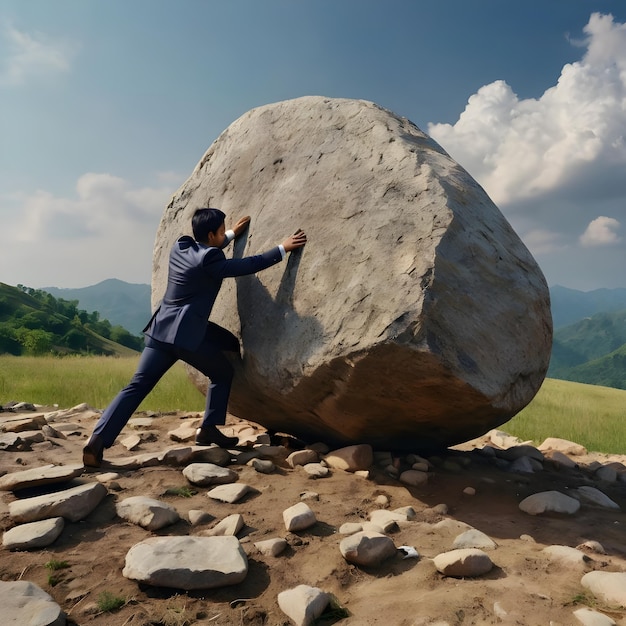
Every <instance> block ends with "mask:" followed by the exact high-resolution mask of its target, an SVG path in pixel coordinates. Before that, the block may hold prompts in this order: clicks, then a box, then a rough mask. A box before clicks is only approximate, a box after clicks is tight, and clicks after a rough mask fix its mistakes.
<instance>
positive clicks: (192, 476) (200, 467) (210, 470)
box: [183, 463, 239, 487]
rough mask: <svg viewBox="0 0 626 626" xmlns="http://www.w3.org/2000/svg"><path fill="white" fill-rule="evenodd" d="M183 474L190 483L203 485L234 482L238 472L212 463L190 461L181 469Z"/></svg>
mask: <svg viewBox="0 0 626 626" xmlns="http://www.w3.org/2000/svg"><path fill="white" fill-rule="evenodd" d="M183 476H184V477H185V478H186V479H187V480H188V481H189V482H190V483H192V484H194V485H200V486H202V487H204V486H207V485H225V484H228V483H234V482H236V481H237V478H238V477H239V474H237V472H236V471H235V470H232V469H230V468H228V467H221V466H220V465H215V464H214V463H191V464H190V465H187V467H185V469H184V470H183Z"/></svg>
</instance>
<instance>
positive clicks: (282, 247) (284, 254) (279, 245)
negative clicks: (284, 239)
mask: <svg viewBox="0 0 626 626" xmlns="http://www.w3.org/2000/svg"><path fill="white" fill-rule="evenodd" d="M278 249H279V250H280V256H281V259H284V258H285V256H286V255H287V253H286V252H285V246H283V244H282V243H279V244H278Z"/></svg>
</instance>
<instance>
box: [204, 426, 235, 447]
mask: <svg viewBox="0 0 626 626" xmlns="http://www.w3.org/2000/svg"><path fill="white" fill-rule="evenodd" d="M212 443H214V444H216V445H218V446H219V447H220V448H234V447H235V446H236V445H237V444H238V443H239V437H227V436H226V435H225V434H224V433H222V432H221V431H220V430H218V428H217V426H213V425H211V426H204V427H202V428H198V430H197V431H196V445H197V446H210V445H211V444H212Z"/></svg>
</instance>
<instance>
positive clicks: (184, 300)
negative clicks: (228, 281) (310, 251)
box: [144, 235, 282, 350]
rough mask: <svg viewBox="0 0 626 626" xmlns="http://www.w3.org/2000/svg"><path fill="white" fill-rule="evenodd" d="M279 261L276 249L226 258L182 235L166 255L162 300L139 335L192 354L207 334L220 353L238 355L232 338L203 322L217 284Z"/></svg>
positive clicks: (278, 252) (215, 249)
mask: <svg viewBox="0 0 626 626" xmlns="http://www.w3.org/2000/svg"><path fill="white" fill-rule="evenodd" d="M281 260H282V255H281V251H280V248H279V247H278V246H276V247H275V248H272V249H271V250H269V251H267V252H265V253H263V254H258V255H254V256H249V257H244V258H242V259H227V258H226V256H225V255H224V253H223V252H222V250H221V249H220V248H213V247H209V246H205V245H203V244H201V243H198V242H197V241H195V239H193V238H192V237H189V236H187V235H186V236H184V237H181V238H180V239H179V240H178V241H177V242H176V243H175V244H174V245H173V246H172V250H171V252H170V259H169V270H168V278H167V289H166V290H165V296H164V297H163V300H162V302H161V305H160V306H159V308H158V309H157V310H156V311H155V313H154V315H153V316H152V319H151V320H150V322H148V325H147V326H146V328H144V332H145V333H146V335H148V336H149V337H152V338H153V339H156V340H157V341H161V342H163V343H169V344H173V345H175V346H178V347H180V348H184V349H186V350H195V349H197V348H198V346H199V345H200V342H201V341H202V339H203V338H204V336H205V333H206V332H207V329H208V330H209V332H211V334H212V335H213V336H214V338H215V340H216V341H218V342H219V343H220V344H222V343H223V344H225V345H223V346H222V347H223V348H224V349H231V350H232V349H235V350H237V349H238V342H237V339H236V338H235V337H234V336H233V335H232V334H231V333H229V332H228V331H226V330H225V329H223V328H221V327H219V326H217V325H216V324H212V323H210V322H208V317H209V315H210V314H211V310H212V309H213V305H214V303H215V299H216V298H217V294H218V292H219V290H220V287H221V286H222V280H223V279H224V278H227V277H233V276H244V275H246V274H254V273H256V272H258V271H260V270H263V269H266V268H268V267H270V266H272V265H275V264H276V263H279V262H280V261H281ZM233 341H234V345H233ZM229 343H230V344H231V345H230V348H229V346H228V345H227V344H229ZM235 346H236V347H235Z"/></svg>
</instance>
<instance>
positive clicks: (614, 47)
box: [428, 13, 626, 287]
mask: <svg viewBox="0 0 626 626" xmlns="http://www.w3.org/2000/svg"><path fill="white" fill-rule="evenodd" d="M571 41H572V44H573V47H572V51H576V54H577V56H580V60H578V61H575V62H572V63H568V64H566V65H565V66H564V67H563V69H562V71H561V73H560V76H558V80H555V84H554V86H552V87H551V88H549V89H547V90H546V91H545V92H544V93H543V94H542V95H541V96H540V97H538V98H528V99H520V98H519V97H518V96H517V95H516V94H515V92H514V90H513V89H512V88H511V86H509V84H507V83H506V82H505V81H504V80H498V81H495V82H493V83H490V84H488V85H485V86H483V87H481V88H480V89H479V90H478V91H477V92H476V93H475V94H473V95H472V96H471V97H470V98H469V100H468V102H467V105H466V107H465V110H464V111H463V113H462V114H461V115H460V116H459V119H458V120H457V121H456V123H454V124H430V125H429V127H428V132H429V133H430V135H431V136H432V137H433V138H434V139H435V140H436V141H437V142H439V143H440V144H441V145H442V146H443V148H444V149H445V150H446V151H447V152H449V153H450V155H451V156H452V157H453V158H454V159H455V160H456V161H458V162H459V163H460V164H461V165H462V166H463V167H465V168H466V169H467V170H468V171H469V172H470V174H472V176H474V178H476V180H477V181H478V182H479V183H480V184H481V185H482V186H483V187H484V188H485V190H486V191H487V193H488V194H489V195H490V196H491V198H492V199H493V200H494V201H495V202H496V204H497V205H498V206H499V207H500V209H501V210H502V211H503V213H504V214H505V215H506V216H507V218H508V219H509V220H510V221H511V223H512V225H513V226H514V228H515V229H516V230H517V232H518V233H519V234H520V236H521V238H522V239H523V240H524V242H525V243H526V245H527V246H528V248H529V249H530V251H531V252H532V253H533V254H534V255H535V256H536V257H537V259H538V261H539V263H540V265H541V266H542V269H543V270H544V273H545V274H546V276H547V278H548V282H549V283H551V284H554V283H555V282H556V283H560V284H566V285H568V284H569V285H571V286H576V284H577V283H578V282H580V281H582V280H583V278H582V277H583V274H585V273H586V275H589V276H592V277H594V278H595V280H596V286H600V285H598V284H597V281H599V280H601V281H602V283H603V285H604V286H607V287H608V286H611V287H615V286H624V279H623V261H624V258H625V257H626V251H625V250H624V246H623V240H622V238H621V237H620V236H619V235H618V232H617V231H618V229H619V227H620V224H621V223H623V222H624V221H625V220H626V176H624V171H626V106H625V104H624V103H625V102H626V24H621V23H619V22H616V21H615V20H614V19H613V17H612V16H611V15H602V14H600V13H593V14H592V15H591V17H590V18H589V22H588V23H587V25H586V26H585V27H584V29H583V38H582V39H578V40H571ZM581 51H582V52H581ZM556 78H557V77H556V76H555V79H556ZM607 215H611V216H613V217H605V216H607ZM598 216H601V217H598ZM581 233H583V234H582V235H581ZM573 268H577V269H576V270H574V269H573ZM585 280H586V281H587V282H589V281H588V280H587V279H585ZM572 282H574V283H575V284H574V285H572V284H571V283H572Z"/></svg>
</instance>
